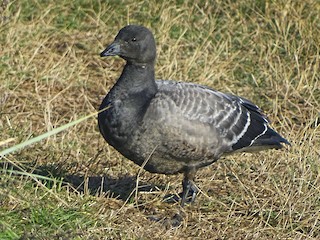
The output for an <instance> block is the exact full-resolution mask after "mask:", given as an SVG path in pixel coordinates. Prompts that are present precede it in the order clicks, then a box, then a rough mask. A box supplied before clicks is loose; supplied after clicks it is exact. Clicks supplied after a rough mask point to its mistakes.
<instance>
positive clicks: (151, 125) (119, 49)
mask: <svg viewBox="0 0 320 240" xmlns="http://www.w3.org/2000/svg"><path fill="white" fill-rule="evenodd" d="M115 55H117V56H120V57H121V58H123V59H124V60H126V65H125V67H124V69H123V71H122V73H121V76H120V77H119V79H118V81H117V82H116V84H115V85H114V86H113V87H112V89H111V90H110V92H109V93H108V95H107V96H106V97H105V98H104V100H103V102H102V104H101V106H100V110H102V109H104V108H106V107H108V106H109V108H107V109H106V110H104V111H102V112H101V113H100V114H99V116H98V122H99V129H100V132H101V134H102V135H103V137H104V139H105V140H106V141H107V142H108V143H109V144H110V145H111V146H113V147H114V148H115V149H116V150H118V151H119V152H120V153H121V154H122V155H123V156H125V157H126V158H128V159H130V160H132V161H133V162H135V163H136V164H138V165H140V166H143V168H144V169H145V170H147V171H149V172H151V173H162V174H177V173H183V174H184V179H183V181H182V185H183V192H182V199H181V205H182V206H183V205H184V204H185V202H186V200H187V198H188V199H189V197H191V200H190V201H191V202H193V201H194V200H195V197H196V193H197V187H196V186H195V184H194V182H193V180H194V177H195V173H196V171H197V170H198V169H199V168H201V167H205V166H208V165H210V164H211V163H213V162H215V161H217V160H218V159H219V158H220V157H221V156H222V155H224V154H229V153H232V152H238V151H252V150H264V149H270V148H274V149H280V148H281V147H282V143H285V144H289V142H288V141H287V140H286V139H284V138H283V137H281V136H280V135H279V134H278V133H277V132H275V131H274V130H273V129H271V128H270V127H269V126H268V123H269V121H268V119H267V117H266V116H265V115H264V114H263V113H262V111H261V109H260V108H259V107H258V106H256V105H255V104H253V103H252V102H250V101H248V100H247V99H244V98H241V97H237V96H234V95H231V94H226V93H221V92H218V91H216V90H213V89H211V88H208V87H206V86H201V85H198V84H193V83H186V82H176V81H169V80H155V70H154V65H155V60H156V44H155V40H154V37H153V34H152V33H151V31H150V30H149V29H147V28H145V27H143V26H138V25H128V26H125V27H124V28H122V29H121V30H120V31H119V33H118V35H117V36H116V38H115V40H114V42H113V43H112V44H110V45H109V46H108V47H107V48H106V49H105V50H104V51H103V52H102V53H101V54H100V56H101V57H105V56H115Z"/></svg>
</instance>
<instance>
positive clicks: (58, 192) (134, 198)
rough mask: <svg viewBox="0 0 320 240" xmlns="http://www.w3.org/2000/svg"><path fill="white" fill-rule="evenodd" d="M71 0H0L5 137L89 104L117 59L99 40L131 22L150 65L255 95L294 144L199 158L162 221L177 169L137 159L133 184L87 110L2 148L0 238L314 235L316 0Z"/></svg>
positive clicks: (112, 75) (114, 72) (318, 133)
mask: <svg viewBox="0 0 320 240" xmlns="http://www.w3.org/2000/svg"><path fill="white" fill-rule="evenodd" d="M70 2H71V1H70ZM74 2H76V3H68V1H56V2H54V3H51V4H48V2H47V1H35V0H34V1H26V0H21V1H3V3H2V6H1V8H0V11H1V19H0V24H1V25H0V31H1V34H0V42H1V44H0V51H1V54H0V81H1V84H0V132H1V139H0V144H1V145H0V148H1V149H4V148H6V147H9V146H12V145H14V144H17V143H19V142H22V141H24V140H27V139H29V138H31V137H33V136H36V135H39V134H41V133H44V132H46V131H49V130H51V129H53V128H55V127H57V126H61V125H63V124H66V123H68V122H70V121H73V120H75V119H78V118H80V117H81V116H85V115H88V114H89V113H92V112H94V111H95V110H96V109H97V108H98V106H99V104H100V101H101V99H102V97H103V96H104V95H105V94H106V92H107V91H108V89H110V87H111V86H112V85H113V83H114V82H115V80H116V78H117V76H118V75H119V73H120V72H121V69H122V66H123V61H122V60H120V59H119V58H108V59H100V57H99V55H98V54H99V52H101V51H102V50H103V48H104V46H105V45H106V43H108V42H111V41H112V39H113V37H114V36H115V34H116V33H117V31H118V30H119V29H120V28H121V27H122V26H124V25H126V24H127V23H138V24H142V25H146V26H148V27H150V28H151V29H152V30H153V32H154V33H155V36H156V40H157V45H158V62H157V72H156V74H157V76H158V78H163V79H177V80H185V81H192V82H198V83H201V84H206V85H208V86H211V87H213V88H215V89H218V90H222V91H225V92H232V93H234V94H238V95H241V96H244V97H246V98H249V99H251V100H253V101H254V102H256V103H257V104H258V105H260V106H261V107H262V108H263V109H264V110H265V111H266V112H267V113H268V115H269V116H270V119H272V120H273V126H274V127H275V128H276V129H277V130H278V131H279V132H280V133H282V135H283V136H285V137H286V138H288V139H289V141H291V143H292V147H291V148H290V149H286V150H283V151H267V152H263V153H259V154H243V155H233V156H230V157H228V158H226V159H221V160H220V161H218V162H217V163H215V164H213V165H212V166H210V167H207V168H204V169H202V170H201V171H199V173H198V176H197V183H198V186H199V187H200V188H201V191H202V194H200V195H199V196H198V198H197V201H196V203H195V204H194V205H191V206H187V207H186V208H185V209H184V218H183V221H182V222H181V225H180V226H178V227H172V226H170V224H167V222H168V221H166V220H168V219H171V218H173V217H174V215H175V214H176V213H177V212H179V211H181V210H180V207H179V206H178V204H169V203H165V202H163V197H164V196H166V195H167V194H170V193H177V192H179V191H180V190H181V189H180V183H181V176H169V177H168V176H163V175H155V174H149V173H147V172H142V175H140V177H139V184H140V186H141V188H142V187H143V186H145V187H144V189H141V191H140V192H139V193H138V194H137V195H135V194H134V188H135V175H136V174H137V172H138V171H139V168H138V167H137V166H136V165H134V164H133V163H131V162H130V161H128V160H126V159H124V158H123V157H122V156H121V155H120V154H119V153H117V152H116V151H115V150H113V149H112V148H111V147H109V146H108V145H107V144H106V143H105V142H104V140H103V139H102V137H101V136H100V135H99V133H98V130H97V122H96V119H91V120H88V121H86V122H83V123H81V124H78V125H76V126H75V127H73V128H71V129H68V130H67V131H64V132H62V133H60V134H57V135H55V136H54V137H50V138H48V139H46V140H45V141H42V142H40V143H38V144H35V145H33V146H30V147H28V148H27V149H24V150H22V151H19V152H16V153H15V154H12V155H7V156H6V157H4V158H2V159H1V160H0V161H1V176H0V206H1V207H0V219H1V220H0V238H1V239H19V238H20V239H150V238H152V239H180V238H188V239H206V238H208V239H319V238H320V150H319V149H320V127H319V126H320V125H319V122H320V120H319V118H320V112H319V109H320V80H319V72H320V69H319V66H320V64H319V62H320V57H319V56H320V47H319V46H320V38H319V36H320V17H319V12H320V4H319V2H318V1H313V0H306V1H249V0H247V1H231V0H230V1H212V2H209V1H196V2H194V1H173V0H171V1H163V2H162V1H158V2H156V1H141V2H136V1H122V3H121V4H119V3H118V1H110V3H108V4H106V3H102V2H101V3H99V2H98V1H92V0H83V1H74ZM150 186H151V187H150ZM143 190H144V191H143ZM117 196H118V197H117ZM154 218H159V219H162V220H161V221H159V222H156V221H152V220H150V219H154Z"/></svg>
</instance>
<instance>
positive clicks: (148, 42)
mask: <svg viewBox="0 0 320 240" xmlns="http://www.w3.org/2000/svg"><path fill="white" fill-rule="evenodd" d="M115 55H117V56H120V57H122V58H123V59H125V60H126V61H127V62H129V63H131V64H139V65H141V64H142V65H143V64H154V62H155V59H156V44H155V41H154V37H153V35H152V33H151V31H150V30H149V29H147V28H146V27H143V26H138V25H128V26H125V27H124V28H122V29H121V30H120V31H119V33H118V35H117V36H116V38H115V40H114V41H113V43H111V44H110V45H109V46H108V47H107V48H106V49H105V50H104V51H103V52H102V53H101V54H100V56H101V57H105V56H115Z"/></svg>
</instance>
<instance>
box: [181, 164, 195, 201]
mask: <svg viewBox="0 0 320 240" xmlns="http://www.w3.org/2000/svg"><path fill="white" fill-rule="evenodd" d="M195 173H196V170H189V171H188V172H185V173H184V178H183V181H182V187H183V192H182V199H181V207H183V206H184V204H185V203H186V202H187V200H188V199H189V197H190V196H191V200H190V203H193V202H194V200H195V199H196V196H197V193H198V191H199V190H198V188H197V186H196V185H195V184H194V182H193V180H194V176H195Z"/></svg>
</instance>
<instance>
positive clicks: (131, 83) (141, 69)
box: [116, 63, 157, 94]
mask: <svg viewBox="0 0 320 240" xmlns="http://www.w3.org/2000/svg"><path fill="white" fill-rule="evenodd" d="M116 85H117V86H118V87H120V88H122V89H125V90H126V91H127V92H128V93H138V92H148V93H149V94H155V93H156V91H157V85H156V83H155V72H154V65H153V64H150V65H136V64H130V63H127V64H126V65H125V67H124V69H123V71H122V73H121V76H120V78H119V79H118V81H117V83H116Z"/></svg>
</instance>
